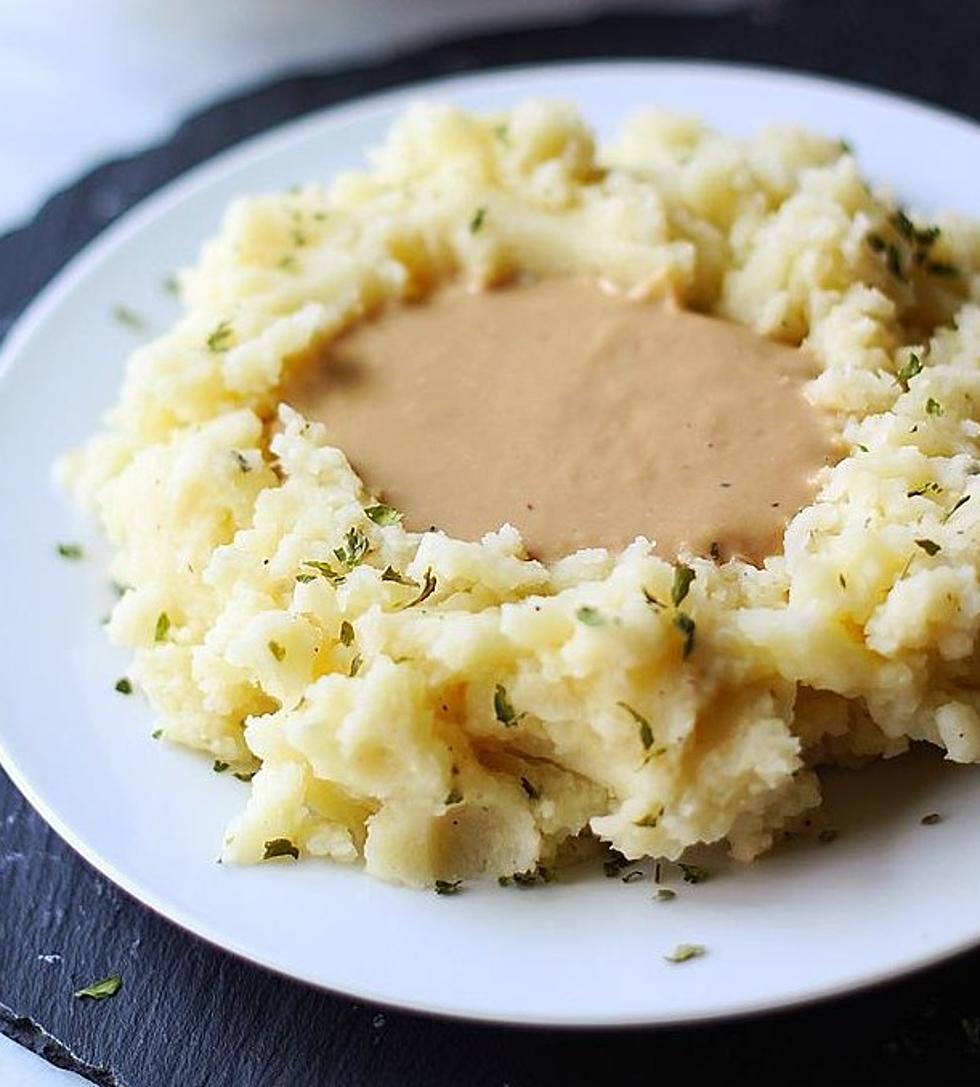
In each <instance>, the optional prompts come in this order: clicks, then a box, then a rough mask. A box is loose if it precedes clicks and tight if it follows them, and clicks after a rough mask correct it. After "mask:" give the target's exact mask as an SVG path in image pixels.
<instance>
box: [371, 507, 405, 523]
mask: <svg viewBox="0 0 980 1087" xmlns="http://www.w3.org/2000/svg"><path fill="white" fill-rule="evenodd" d="M364 512H365V514H366V515H367V516H368V517H369V518H370V519H371V520H372V521H373V522H374V523H375V524H376V525H381V526H385V525H397V524H398V522H399V521H401V519H402V515H401V514H400V513H399V512H398V510H396V509H392V507H391V506H386V505H385V504H384V503H383V502H379V503H378V504H377V505H376V506H368V507H367V509H366V510H365V511H364Z"/></svg>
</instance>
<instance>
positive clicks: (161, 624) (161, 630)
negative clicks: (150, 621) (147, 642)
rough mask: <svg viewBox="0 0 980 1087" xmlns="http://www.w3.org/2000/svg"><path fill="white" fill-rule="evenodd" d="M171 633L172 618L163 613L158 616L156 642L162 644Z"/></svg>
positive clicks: (154, 632)
mask: <svg viewBox="0 0 980 1087" xmlns="http://www.w3.org/2000/svg"><path fill="white" fill-rule="evenodd" d="M169 631H170V616H169V615H168V614H167V613H166V612H165V611H162V612H160V614H159V615H158V616H157V624H156V626H155V627H154V628H153V640H154V641H155V642H162V641H163V640H164V638H166V636H167V634H168V633H169Z"/></svg>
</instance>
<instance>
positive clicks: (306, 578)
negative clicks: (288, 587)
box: [296, 574, 316, 585]
mask: <svg viewBox="0 0 980 1087" xmlns="http://www.w3.org/2000/svg"><path fill="white" fill-rule="evenodd" d="M296 580H297V581H298V582H299V583H300V585H309V583H310V582H311V581H316V574H297V575H296Z"/></svg>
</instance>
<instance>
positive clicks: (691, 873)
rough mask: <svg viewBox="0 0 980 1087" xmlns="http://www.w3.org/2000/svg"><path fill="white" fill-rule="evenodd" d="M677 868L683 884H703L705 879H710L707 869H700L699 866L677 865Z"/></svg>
mask: <svg viewBox="0 0 980 1087" xmlns="http://www.w3.org/2000/svg"><path fill="white" fill-rule="evenodd" d="M678 867H679V868H680V870H681V874H682V875H683V877H684V882H685V883H704V881H705V880H706V879H710V878H711V873H710V872H709V871H708V869H707V868H702V867H701V866H700V865H699V864H679V865H678Z"/></svg>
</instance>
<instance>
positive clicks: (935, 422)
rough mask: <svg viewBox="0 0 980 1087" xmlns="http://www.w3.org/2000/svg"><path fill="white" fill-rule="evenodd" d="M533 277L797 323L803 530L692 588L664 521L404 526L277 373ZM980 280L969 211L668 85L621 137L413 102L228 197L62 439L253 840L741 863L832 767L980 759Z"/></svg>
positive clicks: (156, 686) (136, 630) (434, 859)
mask: <svg viewBox="0 0 980 1087" xmlns="http://www.w3.org/2000/svg"><path fill="white" fill-rule="evenodd" d="M313 165H314V167H315V164H313ZM477 221H478V226H479V229H474V223H475V222H477ZM515 272H528V273H532V274H562V273H575V274H588V275H591V276H594V277H596V278H600V279H602V280H603V281H605V282H606V283H607V284H609V285H610V286H611V287H613V288H615V289H619V290H622V291H626V292H633V293H635V294H637V295H639V296H651V297H653V296H656V295H659V294H664V293H667V292H671V293H673V294H674V295H675V296H676V297H677V298H678V299H679V300H681V302H682V303H683V304H685V305H688V306H691V307H696V308H698V309H701V310H704V311H707V312H711V313H714V314H717V315H719V316H722V317H725V318H729V319H731V320H733V321H737V322H741V323H743V324H745V325H748V326H751V327H753V328H754V329H756V330H758V331H759V332H761V333H764V334H767V335H770V336H773V337H776V338H778V339H780V340H784V341H786V342H789V343H792V344H803V345H804V346H805V348H806V349H807V350H808V351H809V352H810V353H811V354H812V355H813V356H814V357H815V358H816V359H817V360H818V362H819V365H820V368H821V371H822V372H821V374H820V376H819V377H818V378H817V379H816V380H815V381H814V382H813V383H812V384H811V385H810V386H809V388H808V395H809V396H810V398H811V399H812V401H813V402H814V403H815V404H817V405H819V406H821V407H822V408H825V409H827V410H828V411H830V412H831V413H833V417H834V419H835V420H836V421H837V425H838V427H839V430H840V433H841V436H842V440H843V443H844V448H845V455H844V456H843V458H842V459H841V460H840V461H839V463H837V464H836V465H835V466H834V467H832V468H829V469H827V470H826V472H825V474H824V476H823V478H822V481H821V486H820V490H819V493H818V495H817V497H816V499H815V501H814V502H813V504H812V505H810V506H809V507H807V508H805V509H804V510H802V511H801V512H800V513H799V514H798V515H797V516H795V517H794V519H793V520H792V521H791V522H790V524H789V526H788V528H787V531H786V535H785V544H784V553H783V554H780V555H774V556H772V557H771V558H770V559H769V560H768V561H767V562H766V563H765V566H764V568H762V569H757V568H755V567H753V566H749V565H747V564H745V563H743V562H740V561H736V560H733V561H730V562H727V563H725V564H723V565H720V564H717V563H715V562H712V561H708V560H703V559H698V558H694V557H692V556H681V557H680V560H679V561H681V562H683V563H686V564H687V566H688V567H689V568H690V570H691V571H693V574H694V577H693V580H691V581H690V584H689V586H688V587H687V589H686V593H685V591H684V590H685V586H684V582H685V581H686V580H687V578H685V577H684V576H681V577H678V575H677V570H676V569H675V566H674V565H673V564H671V563H669V562H666V561H663V560H662V559H660V558H658V557H656V556H655V555H653V554H652V553H651V548H650V544H649V542H648V541H647V540H645V539H642V538H639V539H637V540H636V541H635V542H634V543H633V544H632V545H631V546H629V547H627V548H626V550H625V551H623V552H622V553H621V554H610V553H608V552H606V551H602V550H592V551H583V552H579V553H577V554H574V555H571V556H568V557H567V558H565V559H563V560H561V561H559V562H557V563H555V564H553V565H551V566H550V567H547V566H544V565H542V564H540V563H538V562H534V561H530V560H529V559H527V558H526V557H525V555H524V552H523V545H522V541H521V539H520V536H519V535H518V533H517V532H516V531H515V530H514V529H513V528H511V527H509V526H507V525H504V526H503V527H501V528H500V529H499V531H497V532H494V533H492V534H490V535H488V536H487V537H485V538H484V539H483V540H482V541H480V542H478V543H475V542H463V541H460V540H456V539H451V538H448V537H447V536H445V535H442V534H440V533H438V532H428V533H424V534H421V535H419V534H413V533H410V532H407V531H406V530H405V529H404V528H403V527H402V525H401V524H400V523H399V520H398V518H397V516H396V515H394V514H393V513H392V512H391V511H388V510H387V508H386V507H384V506H381V505H379V504H378V503H377V500H376V497H375V496H372V495H370V494H368V493H366V491H365V489H364V487H363V485H362V483H361V482H360V480H359V479H358V478H357V476H356V475H355V474H354V473H353V472H352V471H351V469H350V467H349V465H348V463H347V461H346V459H345V456H344V453H343V452H342V451H341V450H339V449H336V448H333V447H332V446H331V444H330V435H329V433H328V431H327V430H326V429H325V428H324V427H323V426H321V425H319V424H314V423H310V422H308V421H307V420H305V419H303V418H302V417H300V416H299V415H297V414H296V413H295V412H292V411H290V410H289V409H288V408H285V407H280V406H279V405H278V401H277V389H278V388H279V386H280V384H281V382H282V380H283V376H284V374H286V373H287V372H289V370H290V368H291V367H293V366H295V365H297V364H298V363H299V362H301V361H302V360H303V358H304V357H305V356H307V355H308V354H309V353H310V352H311V351H313V350H320V349H322V348H323V345H324V344H325V343H327V342H328V341H329V340H330V339H331V338H332V337H334V336H336V335H337V334H338V333H339V332H340V331H342V330H343V329H345V328H347V327H348V326H349V325H351V323H352V322H355V321H357V320H358V319H359V318H361V317H362V316H363V315H365V314H367V313H369V312H371V311H373V310H376V309H377V308H378V307H379V306H381V305H382V304H384V303H385V302H387V301H390V300H394V299H406V298H413V297H418V296H420V295H422V294H424V293H425V292H426V290H427V289H428V288H429V287H430V286H432V285H433V284H434V283H437V282H440V281H441V280H443V279H445V278H447V277H449V276H451V275H461V276H463V277H465V278H466V279H468V280H469V281H471V282H472V283H474V284H479V285H491V284H494V283H497V282H501V281H503V280H505V279H506V278H507V277H509V276H511V275H512V274H514V273H515ZM978 273H980V226H978V225H977V224H976V223H974V222H971V221H966V220H963V219H958V218H955V217H952V216H951V217H946V218H943V219H941V220H940V221H939V223H938V224H937V225H936V227H933V226H931V225H930V224H926V223H925V222H923V221H921V220H919V219H911V218H909V217H907V216H906V214H905V213H904V212H902V211H900V210H899V209H897V208H896V207H895V206H894V205H893V204H892V203H891V202H890V201H889V199H888V197H887V195H885V194H881V193H874V192H872V191H871V190H870V189H869V187H868V185H867V184H866V183H865V181H863V180H862V177H861V175H860V173H859V171H858V168H857V164H856V162H855V159H854V157H853V156H852V154H851V153H850V152H849V151H848V150H847V149H846V148H844V147H842V146H841V145H840V144H838V143H837V142H836V141H834V140H829V139H824V138H821V137H818V136H814V135H810V134H808V133H805V132H801V131H786V130H782V131H772V132H767V133H764V134H762V135H760V136H759V137H757V138H755V139H753V140H749V141H745V142H738V141H735V140H732V139H728V138H725V137H723V136H720V135H718V134H716V133H714V132H712V131H710V130H709V129H707V128H706V127H704V126H703V125H702V124H700V123H699V122H697V121H694V120H690V119H686V118H680V117H676V116H668V115H665V114H662V113H652V114H647V115H644V116H641V117H639V118H637V119H635V120H634V121H632V122H631V123H629V124H628V125H627V126H626V128H625V130H624V131H623V133H622V134H621V136H620V137H619V138H618V139H617V140H616V141H615V142H614V143H613V144H612V145H611V146H610V147H608V148H607V149H606V150H604V151H601V152H597V150H596V148H595V146H594V142H593V138H592V135H591V133H590V132H589V130H588V128H587V127H586V126H585V124H584V123H583V122H582V121H581V120H580V119H579V118H578V117H577V116H576V114H575V113H574V112H573V110H571V109H570V108H568V107H564V106H560V105H550V104H541V103H528V104H525V105H522V106H520V107H518V108H517V109H515V110H514V111H513V112H512V113H510V114H507V115H497V116H492V117H477V116H471V115H467V114H465V113H461V112H459V111H457V110H454V109H450V108H447V107H422V108H417V109H415V110H413V111H411V112H410V113H409V115H408V116H407V117H406V118H405V119H404V120H403V121H402V122H401V123H400V124H399V125H398V126H397V127H396V128H395V130H394V131H393V132H392V134H391V136H390V138H389V140H388V142H387V144H386V145H385V146H384V147H383V148H381V149H380V150H379V151H377V152H376V153H375V154H374V156H373V161H372V166H371V169H370V170H369V171H368V172H364V173H356V174H350V175H345V176H342V177H339V178H338V179H337V180H336V181H335V182H334V183H333V184H332V185H331V186H330V187H329V188H323V187H321V186H320V185H314V184H311V185H306V186H302V187H300V188H297V189H295V190H291V191H290V192H288V193H280V194H275V195H270V196H261V197H254V198H248V199H243V200H239V201H237V202H236V203H235V204H234V205H233V206H232V207H231V208H230V209H229V211H228V213H227V215H226V217H225V220H224V223H223V226H222V228H221V231H220V233H219V235H218V236H217V237H216V238H214V239H213V240H211V241H209V242H208V243H207V244H206V245H205V247H204V249H203V252H202V255H201V258H200V261H199V263H198V265H197V266H196V267H195V268H193V269H189V270H187V271H185V272H184V273H183V274H182V276H181V287H182V296H183V302H184V314H183V316H182V317H181V318H180V320H179V321H178V322H177V324H176V325H175V327H174V328H173V329H172V330H171V331H170V332H169V333H167V334H166V335H164V336H163V337H161V338H160V339H158V340H156V341H155V342H153V343H150V344H148V345H146V346H144V347H142V348H140V349H139V350H137V351H136V352H135V353H134V354H133V356H132V358H131V359H130V361H129V365H128V368H127V372H126V378H125V382H124V384H123V388H122V392H121V395H120V399H119V403H118V405H117V406H116V407H115V408H114V409H113V411H112V412H111V413H110V415H109V417H108V418H107V420H106V427H105V430H104V431H103V432H102V433H100V434H98V435H97V436H95V437H94V438H93V439H92V440H91V441H90V443H89V444H88V445H87V446H86V447H85V448H84V449H83V450H81V451H80V452H78V453H76V454H73V455H72V456H71V457H70V458H69V459H68V460H67V461H66V463H65V465H64V474H65V476H66V478H67V480H68V481H69V482H70V485H71V487H72V488H73V491H74V493H75V494H76V495H77V496H78V498H79V500H80V501H81V502H83V503H84V504H85V505H86V506H87V507H88V508H90V509H92V510H94V511H95V512H96V513H97V514H98V516H99V517H100V519H101V521H102V523H103V525H104V527H105V531H106V533H107V534H108V537H109V539H110V540H111V542H112V544H113V546H114V548H115V558H114V560H113V563H112V571H111V572H112V576H113V577H114V578H115V579H116V580H117V581H118V582H120V583H122V584H124V585H125V586H127V591H126V592H125V594H124V595H123V597H122V598H121V599H120V601H119V602H118V604H117V605H116V607H115V610H114V612H113V614H112V619H111V622H110V624H109V628H108V629H109V635H110V637H111V638H112V639H113V641H114V642H116V643H118V644H121V645H125V646H130V647H132V649H133V650H134V653H135V658H134V663H133V672H132V674H133V677H134V679H135V681H136V682H137V683H138V685H139V687H140V688H141V689H142V690H143V691H144V692H145V694H146V696H147V697H148V698H149V701H150V704H151V705H152V707H153V708H154V710H155V712H156V714H157V716H158V724H159V727H160V728H161V729H162V732H163V735H164V736H165V737H166V738H167V739H169V740H172V741H174V742H178V743H182V744H186V745H189V746H191V747H195V748H199V749H201V750H202V751H206V752H208V753H209V754H210V755H211V756H212V757H213V758H215V759H218V760H221V761H223V762H227V763H229V764H231V768H232V771H233V772H238V773H239V775H240V776H241V777H243V778H244V779H246V780H250V782H251V784H250V786H249V788H250V797H249V799H248V802H247V804H245V806H244V810H243V811H242V813H241V814H240V816H239V817H238V818H237V819H236V820H235V821H234V823H233V825H232V826H231V827H230V828H229V829H228V832H227V835H226V838H225V841H224V850H223V856H224V859H226V860H229V861H246V862H247V861H260V860H262V859H263V857H265V856H269V855H275V854H277V853H281V852H283V851H288V852H292V851H294V850H295V851H298V852H299V853H300V854H304V855H314V856H324V857H330V858H333V859H334V860H339V861H357V860H358V859H360V858H362V857H363V859H364V861H365V863H366V866H367V869H368V871H369V872H371V873H372V874H374V875H376V876H380V877H382V878H385V879H390V880H397V881H402V882H405V883H410V884H420V885H425V884H431V883H432V882H433V881H434V880H458V879H464V878H469V877H475V876H480V875H495V876H510V875H512V874H514V873H533V872H535V871H538V870H539V869H538V866H545V867H548V866H550V865H552V864H554V863H556V861H560V860H561V859H562V857H563V856H564V855H566V854H567V853H569V852H571V851H573V850H574V848H575V846H576V843H579V842H581V841H583V840H586V839H588V838H590V837H597V838H599V839H601V840H603V841H605V842H608V843H610V844H611V845H612V846H613V847H615V848H616V849H618V850H620V851H622V853H623V854H625V855H626V856H628V857H631V858H636V857H641V856H645V855H649V856H656V857H665V858H677V857H678V856H680V855H681V854H682V852H683V851H684V850H685V849H686V848H687V847H688V846H690V845H692V844H694V843H698V842H717V841H722V840H724V841H727V843H728V844H729V846H730V849H731V851H732V853H733V854H734V855H735V856H736V857H739V858H743V859H750V858H752V857H754V856H756V855H757V854H759V853H760V852H762V851H764V850H765V849H767V848H768V847H769V846H770V845H771V843H772V841H773V837H774V835H775V834H777V833H778V832H779V831H780V830H781V829H785V828H788V827H792V826H793V825H794V823H795V821H797V820H798V819H799V817H800V816H801V814H802V813H804V812H808V811H809V810H811V809H813V808H815V807H816V806H817V805H819V803H820V788H819V783H818V780H817V778H816V776H815V774H814V772H813V767H814V766H815V765H816V764H818V763H822V762H851V761H854V760H855V759H859V758H863V757H866V756H877V755H885V756H890V755H895V754H897V753H899V752H901V751H903V750H905V749H906V748H907V747H908V745H909V743H910V741H912V740H925V741H928V742H930V743H932V744H935V745H938V746H940V747H941V748H943V749H944V750H945V751H946V752H947V753H948V756H949V757H950V758H951V759H954V760H956V761H960V762H967V761H980V689H978V687H980V685H978V679H980V669H978V656H977V629H978V616H980V585H978V570H977V564H978V555H980V551H978V535H980V533H978V523H980V521H978V518H980V494H978V493H977V492H978V484H977V477H976V472H977V447H978V432H980V426H978V421H977V403H978V401H980V304H978V303H980V274H978ZM747 410H750V408H748V407H747ZM277 415H278V419H277ZM583 608H585V609H590V610H588V611H586V612H584V613H583V611H582V609H583ZM583 615H586V616H588V619H589V621H588V622H586V621H584V620H583V618H582V616H583ZM253 771H254V776H251V777H250V775H253Z"/></svg>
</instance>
